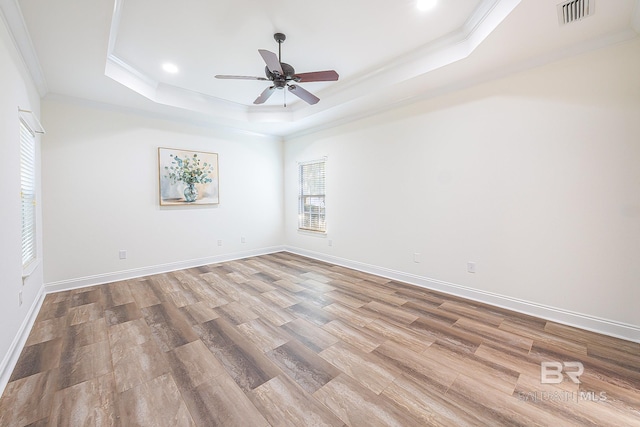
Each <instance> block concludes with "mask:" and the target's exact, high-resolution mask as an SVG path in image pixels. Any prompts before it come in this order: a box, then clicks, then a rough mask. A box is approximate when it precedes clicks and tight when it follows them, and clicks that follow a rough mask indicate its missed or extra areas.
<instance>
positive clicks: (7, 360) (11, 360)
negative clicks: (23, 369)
mask: <svg viewBox="0 0 640 427" xmlns="http://www.w3.org/2000/svg"><path fill="white" fill-rule="evenodd" d="M45 295H46V294H45V291H44V286H41V287H40V290H39V291H38V295H37V296H36V298H35V299H34V301H33V303H32V304H31V307H29V311H28V312H27V315H26V317H25V318H24V320H23V321H22V324H21V325H20V329H18V333H17V334H16V336H15V337H14V338H13V342H12V343H11V345H10V346H9V350H8V351H7V353H6V354H5V356H4V359H2V363H0V396H2V394H3V393H4V389H5V387H6V386H7V384H8V383H9V378H11V373H12V372H13V370H14V369H15V367H16V363H18V358H19V357H20V353H21V352H22V349H23V348H24V345H25V343H26V342H27V338H29V333H30V332H31V328H32V327H33V325H34V323H35V322H36V318H37V317H38V313H39V312H40V308H41V307H42V303H43V302H44V297H45Z"/></svg>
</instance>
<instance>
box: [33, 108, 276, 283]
mask: <svg viewBox="0 0 640 427" xmlns="http://www.w3.org/2000/svg"><path fill="white" fill-rule="evenodd" d="M42 110H43V111H42V114H43V117H44V125H45V127H46V128H47V135H46V136H45V137H44V138H43V144H42V179H43V215H44V243H45V246H44V252H45V270H44V274H45V284H46V285H47V289H61V288H65V287H73V286H78V285H83V284H89V283H99V282H107V281H111V280H114V279H117V278H118V277H131V276H135V275H144V274H149V273H150V272H153V271H158V270H166V269H177V268H180V267H181V266H185V265H195V264H202V263H204V262H206V261H210V260H214V259H223V258H224V257H229V256H232V255H233V254H247V253H254V252H259V251H262V250H268V249H269V248H272V247H274V246H278V245H281V244H282V240H283V230H282V218H283V212H282V209H283V206H282V170H283V165H282V142H281V141H279V140H275V139H268V138H262V137H257V136H247V135H240V134H237V133H236V134H230V133H224V132H223V131H220V130H219V131H216V130H212V129H206V128H201V127H197V126H193V125H188V124H184V123H179V122H171V121H167V120H161V119H155V118H149V117H144V116H141V115H138V114H126V113H123V112H117V111H112V110H109V109H105V108H98V107H96V106H89V105H86V104H85V105H83V104H79V103H77V102H70V101H66V100H49V99H47V100H45V101H43V105H42ZM158 147H168V148H179V149H188V150H198V151H209V152H215V153H218V155H219V172H220V177H219V178H220V204H219V205H216V206H189V207H166V206H163V207H160V206H159V201H158V197H159V196H158V193H159V192H158V153H157V149H158ZM241 237H245V239H246V243H244V244H243V243H241ZM218 240H222V241H223V245H222V246H221V247H219V246H218V245H217V241H218ZM119 250H126V251H127V259H126V260H120V259H119V257H118V252H119ZM216 257H217V258H216Z"/></svg>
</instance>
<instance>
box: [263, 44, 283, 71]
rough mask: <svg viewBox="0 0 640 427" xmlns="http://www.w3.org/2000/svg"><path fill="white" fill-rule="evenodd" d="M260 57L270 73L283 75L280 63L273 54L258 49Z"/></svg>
mask: <svg viewBox="0 0 640 427" xmlns="http://www.w3.org/2000/svg"><path fill="white" fill-rule="evenodd" d="M258 52H259V53H260V56H262V59H264V62H265V63H266V64H267V68H269V71H271V72H272V73H274V74H275V73H278V74H279V75H281V76H282V75H283V74H284V72H283V71H282V65H280V61H279V60H278V55H276V54H275V53H273V52H269V51H268V50H264V49H258Z"/></svg>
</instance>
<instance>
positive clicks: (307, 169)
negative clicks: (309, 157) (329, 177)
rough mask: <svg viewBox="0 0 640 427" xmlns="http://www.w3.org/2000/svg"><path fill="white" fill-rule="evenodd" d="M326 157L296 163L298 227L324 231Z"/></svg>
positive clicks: (325, 229)
mask: <svg viewBox="0 0 640 427" xmlns="http://www.w3.org/2000/svg"><path fill="white" fill-rule="evenodd" d="M325 178H326V159H320V160H314V161H310V162H304V163H299V164H298V229H300V230H309V231H319V232H323V233H324V232H326V231H327V224H326V212H325Z"/></svg>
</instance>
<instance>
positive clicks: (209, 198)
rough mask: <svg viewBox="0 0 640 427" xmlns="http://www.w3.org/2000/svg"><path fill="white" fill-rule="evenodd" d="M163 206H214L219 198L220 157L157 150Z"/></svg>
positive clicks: (214, 154)
mask: <svg viewBox="0 0 640 427" xmlns="http://www.w3.org/2000/svg"><path fill="white" fill-rule="evenodd" d="M158 171H159V176H160V180H159V182H160V205H161V206H180V205H182V206H185V205H215V204H218V203H219V195H218V154H217V153H207V152H203V151H189V150H178V149H173V148H158Z"/></svg>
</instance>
